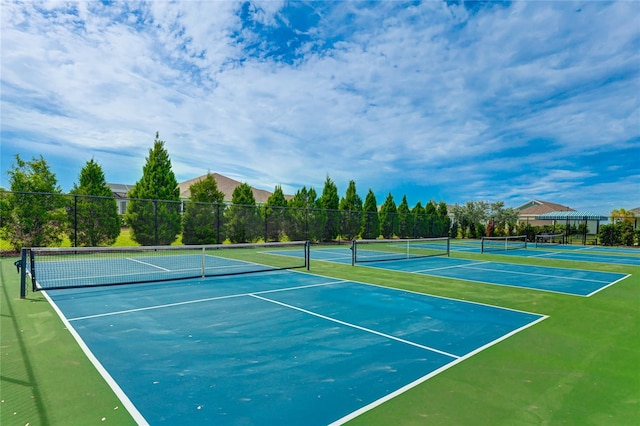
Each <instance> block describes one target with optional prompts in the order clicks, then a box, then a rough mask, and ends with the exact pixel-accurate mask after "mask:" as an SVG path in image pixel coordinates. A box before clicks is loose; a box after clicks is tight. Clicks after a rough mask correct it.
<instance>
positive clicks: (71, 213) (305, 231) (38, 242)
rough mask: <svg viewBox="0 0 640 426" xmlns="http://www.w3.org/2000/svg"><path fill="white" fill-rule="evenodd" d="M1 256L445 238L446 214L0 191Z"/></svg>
mask: <svg viewBox="0 0 640 426" xmlns="http://www.w3.org/2000/svg"><path fill="white" fill-rule="evenodd" d="M0 196H1V197H0V253H2V254H4V255H8V254H15V253H17V251H19V249H20V248H21V247H59V246H62V247H94V246H111V245H124V246H126V245H148V246H151V245H169V244H185V245H190V244H194V245H195V244H222V243H225V242H230V243H244V242H258V241H265V242H273V241H299V240H309V241H312V242H326V243H344V242H346V241H351V240H352V239H354V238H358V237H363V238H377V237H378V236H380V235H382V236H384V237H385V238H393V237H399V238H420V237H440V236H447V235H449V231H450V219H449V218H448V217H444V218H443V217H440V216H433V215H424V214H412V213H387V214H385V213H380V212H364V211H344V210H330V209H319V208H294V207H284V206H268V205H237V204H230V203H197V202H192V201H189V200H180V201H167V200H146V199H133V198H127V199H116V198H113V197H97V196H88V195H78V194H52V193H26V192H9V191H3V192H2V193H0Z"/></svg>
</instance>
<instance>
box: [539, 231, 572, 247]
mask: <svg viewBox="0 0 640 426" xmlns="http://www.w3.org/2000/svg"><path fill="white" fill-rule="evenodd" d="M564 237H565V235H564V234H538V235H536V247H549V246H557V245H561V244H564V243H565V239H564Z"/></svg>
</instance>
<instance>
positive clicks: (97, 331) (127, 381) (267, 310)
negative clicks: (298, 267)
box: [46, 251, 545, 425]
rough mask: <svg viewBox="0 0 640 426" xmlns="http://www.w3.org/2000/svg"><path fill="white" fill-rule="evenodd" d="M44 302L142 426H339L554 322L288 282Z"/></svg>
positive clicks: (274, 275) (173, 286) (363, 287)
mask: <svg viewBox="0 0 640 426" xmlns="http://www.w3.org/2000/svg"><path fill="white" fill-rule="evenodd" d="M285 253H286V251H285ZM57 261H60V260H57ZM104 261H106V260H104ZM225 261H226V262H228V259H227V260H225ZM71 262H74V270H75V271H76V273H74V274H73V275H72V276H70V277H69V278H71V279H75V278H76V277H77V276H78V274H84V275H85V276H88V275H90V273H91V271H92V270H96V271H98V272H97V273H98V274H100V276H101V277H100V280H102V279H104V278H103V275H104V271H105V269H104V268H97V269H96V268H95V265H91V266H88V267H87V270H85V271H82V270H81V268H80V269H79V266H80V265H82V263H78V259H77V258H74V259H73V260H71ZM189 262H191V260H189ZM238 262H240V263H242V262H244V261H238ZM132 263H139V262H132ZM150 265H151V266H153V263H152V260H151V259H147V260H145V264H144V265H142V267H143V268H148V267H149V266H150ZM173 265H177V263H173ZM156 266H157V267H158V268H160V270H163V272H165V273H172V271H167V270H168V269H169V268H168V264H167V263H166V262H164V261H163V263H158V264H157V265H156ZM48 267H51V266H50V265H48ZM112 267H113V268H117V267H120V266H119V265H115V264H114V265H112ZM158 268H156V269H158ZM56 269H58V270H59V269H61V268H59V267H57V268H56ZM109 269H110V268H109V265H107V267H106V270H109ZM68 271H70V270H68ZM56 277H58V278H57V279H60V280H62V279H63V278H62V277H60V276H57V275H56ZM46 296H47V298H49V299H50V301H51V303H52V305H53V306H54V308H55V309H56V311H57V312H58V314H59V315H60V316H61V318H63V321H64V322H65V324H66V325H67V327H68V328H69V330H71V332H72V333H73V334H74V336H75V337H76V339H77V340H78V341H79V342H80V344H81V346H82V347H83V349H84V350H85V352H87V354H88V356H89V357H90V359H91V360H92V361H93V362H94V364H95V365H96V366H97V368H98V369H99V371H101V373H102V374H103V376H104V377H105V378H106V380H107V381H108V382H109V384H110V385H111V387H112V388H113V389H114V390H115V391H116V393H117V394H118V395H119V396H120V398H121V400H122V401H123V403H124V404H125V406H126V408H127V409H128V410H129V411H130V412H131V413H132V414H133V416H134V417H135V419H136V421H138V422H139V423H140V424H147V423H148V424H159V423H167V424H184V425H187V424H305V425H314V424H318V425H321V424H332V423H333V424H341V423H343V422H345V421H347V420H349V419H350V418H352V417H354V416H355V415H357V414H359V413H361V412H363V411H367V410H368V409H370V408H372V407H374V406H376V405H378V404H380V403H382V402H384V401H386V400H388V399H390V398H392V397H394V396H395V395H397V394H399V393H402V392H404V391H406V390H407V389H409V388H411V387H413V386H415V385H417V384H419V383H421V382H423V381H425V380H427V379H428V378H430V377H432V376H433V375H435V374H438V373H439V372H441V371H443V370H444V369H447V368H450V367H452V366H454V365H455V364H457V363H459V362H461V361H463V360H464V359H466V358H468V357H470V356H472V355H473V354H475V353H477V352H479V351H481V350H483V349H485V348H487V347H489V346H491V345H494V344H496V343H498V342H500V341H501V340H503V339H505V338H507V337H509V336H511V335H513V334H514V333H517V332H519V331H522V330H523V329H525V328H527V327H530V326H532V325H533V324H536V323H537V322H539V321H541V320H543V319H544V318H545V316H542V315H538V314H534V313H527V312H521V311H514V310H510V309H504V308H499V307H494V306H488V305H482V304H477V303H469V302H463V301H457V300H451V299H446V298H441V297H433V296H428V295H424V294H419V293H412V292H408V291H400V290H394V289H390V288H385V287H378V286H373V285H369V284H365V283H358V282H353V281H345V280H335V279H331V278H326V277H322V276H317V275H312V274H309V273H303V272H298V271H294V270H289V269H283V270H276V271H271V272H257V273H252V274H246V275H229V276H218V277H214V278H193V279H184V280H179V281H165V282H149V283H145V284H135V285H120V286H115V287H114V286H99V287H92V286H89V287H87V286H84V287H82V286H81V287H80V288H69V289H64V290H60V289H58V290H47V291H46Z"/></svg>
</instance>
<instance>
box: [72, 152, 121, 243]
mask: <svg viewBox="0 0 640 426" xmlns="http://www.w3.org/2000/svg"><path fill="white" fill-rule="evenodd" d="M71 194H73V195H74V197H73V201H74V202H73V205H70V206H69V208H68V216H69V221H68V224H69V230H68V232H69V237H70V238H71V241H72V242H74V245H76V246H87V247H96V246H101V245H112V244H113V243H115V242H116V239H117V238H118V236H119V235H120V225H121V222H120V215H119V214H118V204H117V202H116V199H115V198H113V192H112V191H111V189H110V188H109V186H108V185H107V182H106V180H105V178H104V172H103V171H102V167H101V166H100V165H99V164H98V163H97V162H95V161H94V160H93V159H91V160H90V161H87V163H86V164H85V166H84V167H83V168H82V170H80V177H79V183H78V184H74V185H73V189H72V190H71Z"/></svg>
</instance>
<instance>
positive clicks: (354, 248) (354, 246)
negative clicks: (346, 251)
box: [351, 240, 357, 266]
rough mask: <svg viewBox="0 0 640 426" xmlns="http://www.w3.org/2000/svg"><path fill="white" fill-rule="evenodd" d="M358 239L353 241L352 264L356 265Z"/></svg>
mask: <svg viewBox="0 0 640 426" xmlns="http://www.w3.org/2000/svg"><path fill="white" fill-rule="evenodd" d="M356 247H357V244H356V240H352V241H351V266H356Z"/></svg>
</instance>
